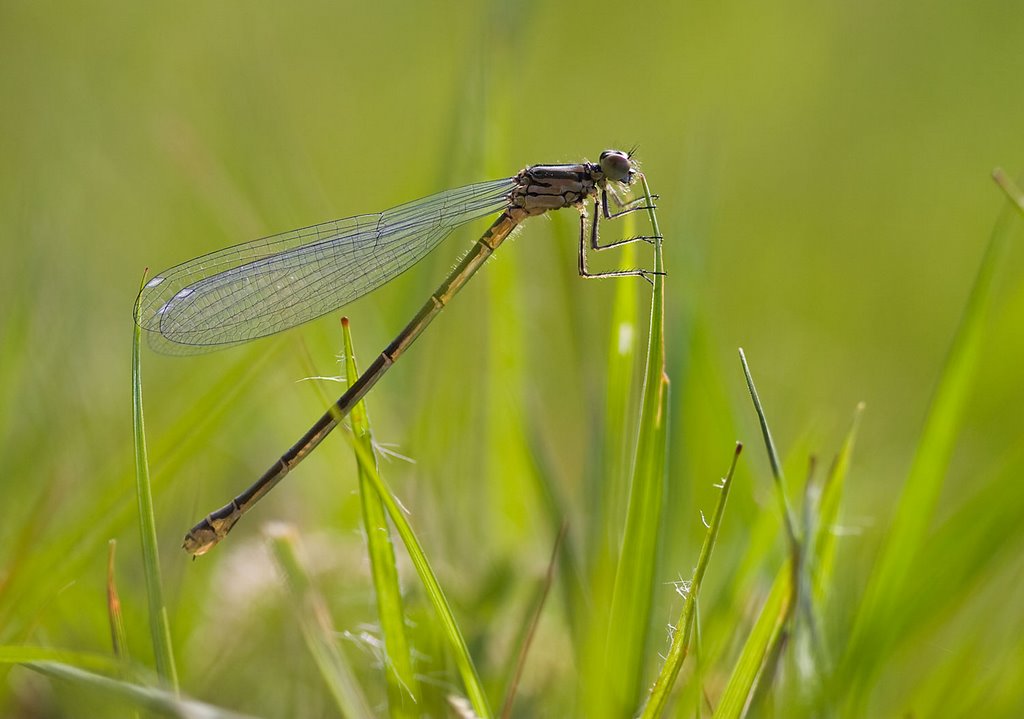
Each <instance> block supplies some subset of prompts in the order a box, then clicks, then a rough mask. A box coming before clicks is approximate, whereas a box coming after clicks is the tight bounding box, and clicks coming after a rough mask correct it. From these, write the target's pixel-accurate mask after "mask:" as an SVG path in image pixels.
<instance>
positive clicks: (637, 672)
mask: <svg viewBox="0 0 1024 719" xmlns="http://www.w3.org/2000/svg"><path fill="white" fill-rule="evenodd" d="M640 179H641V182H642V184H643V189H644V196H645V198H646V200H647V205H648V206H649V207H650V208H651V209H649V210H648V214H649V216H650V220H651V226H652V228H653V231H654V233H653V234H655V235H658V236H660V235H661V230H660V227H659V226H658V218H657V215H656V214H655V212H654V203H653V200H652V198H651V191H650V187H648V185H647V178H645V177H644V176H643V175H641V176H640ZM654 270H655V272H656V273H659V274H656V275H655V276H654V291H653V293H652V298H651V319H650V332H649V335H648V347H647V364H646V370H645V373H644V389H643V393H642V395H641V404H640V407H641V409H640V425H639V428H638V431H637V441H636V453H635V456H634V462H633V471H632V477H631V479H630V486H629V502H628V505H627V508H626V527H625V532H624V535H623V539H622V545H621V550H620V552H619V563H618V567H617V568H616V573H615V581H614V588H613V590H612V603H611V615H610V618H609V621H608V625H607V626H608V636H607V641H606V647H605V655H604V656H605V677H606V679H607V681H606V684H607V691H608V701H607V702H605V704H606V710H607V715H608V716H614V717H621V716H627V715H629V714H630V713H631V712H632V711H633V710H634V709H635V707H636V704H637V701H638V699H639V698H640V691H641V686H642V678H643V670H644V664H645V662H644V657H645V655H646V653H647V644H648V642H647V639H648V634H649V629H650V612H651V604H652V602H653V598H654V574H655V568H656V566H657V562H658V554H659V542H660V534H661V527H662V503H663V500H664V495H665V455H666V449H667V447H666V437H667V435H668V391H669V380H668V375H667V374H666V373H665V343H664V323H665V316H664V300H665V284H664V281H663V279H664V278H663V274H662V273H664V262H663V259H662V253H661V243H660V242H656V244H655V255H654Z"/></svg>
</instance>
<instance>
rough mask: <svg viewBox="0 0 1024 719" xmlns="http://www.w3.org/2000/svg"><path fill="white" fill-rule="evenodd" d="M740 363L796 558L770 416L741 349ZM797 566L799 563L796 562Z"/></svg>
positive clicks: (784, 488) (796, 552) (793, 530)
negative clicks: (763, 405)
mask: <svg viewBox="0 0 1024 719" xmlns="http://www.w3.org/2000/svg"><path fill="white" fill-rule="evenodd" d="M739 352H740V364H742V365H743V376H744V377H746V380H747V389H748V390H750V399H751V400H752V401H753V402H754V409H755V410H756V411H757V420H758V422H759V423H760V424H761V434H762V435H763V437H764V446H765V449H766V450H767V451H768V461H769V463H770V464H771V467H772V479H773V480H775V496H776V498H777V499H778V500H779V508H780V511H781V513H782V522H783V525H784V526H785V528H786V539H787V540H788V541H789V548H790V553H791V554H792V555H793V557H794V558H796V557H797V556H798V555H799V551H800V547H799V540H798V539H797V536H796V525H795V523H794V521H793V510H792V509H790V506H789V500H788V499H787V498H786V483H785V478H784V476H783V474H782V463H781V462H780V461H779V453H778V451H777V450H776V449H775V440H773V439H772V433H771V429H770V428H769V427H768V418H767V417H766V416H765V413H764V407H762V406H761V398H760V397H759V396H758V394H757V387H755V386H754V378H753V376H752V375H751V374H750V366H749V365H748V364H747V356H746V354H745V353H744V352H743V348H742V347H741V348H740V350H739ZM794 566H797V564H794Z"/></svg>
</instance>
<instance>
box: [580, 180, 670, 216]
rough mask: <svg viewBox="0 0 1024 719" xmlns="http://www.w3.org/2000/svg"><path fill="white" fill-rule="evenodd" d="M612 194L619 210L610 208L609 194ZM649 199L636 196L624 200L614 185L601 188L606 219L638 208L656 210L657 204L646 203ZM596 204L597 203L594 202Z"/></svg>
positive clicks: (653, 196)
mask: <svg viewBox="0 0 1024 719" xmlns="http://www.w3.org/2000/svg"><path fill="white" fill-rule="evenodd" d="M609 195H611V197H612V199H613V200H615V205H616V206H617V207H618V208H619V210H618V212H612V211H611V210H610V209H609V208H608V196H609ZM658 197H659V195H651V199H652V200H657V199H658ZM646 201H647V198H646V197H636V198H634V199H632V200H623V199H622V198H621V197H619V193H617V192H616V191H615V188H613V187H605V188H604V189H602V190H601V210H602V212H604V217H605V219H606V220H610V219H612V218H613V217H621V216H622V215H628V214H629V213H630V212H636V211H637V210H654V209H657V207H656V206H655V205H645V204H643V203H644V202H646ZM594 204H595V205H596V204H597V203H594Z"/></svg>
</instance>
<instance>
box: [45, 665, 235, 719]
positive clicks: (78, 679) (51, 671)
mask: <svg viewBox="0 0 1024 719" xmlns="http://www.w3.org/2000/svg"><path fill="white" fill-rule="evenodd" d="M28 667H29V668H30V669H33V670H35V671H37V672H39V673H40V674H43V675H46V676H49V677H53V678H54V679H60V680H61V681H65V682H68V683H69V684H73V685H75V686H78V687H82V688H85V689H89V690H91V691H95V692H98V693H100V694H103V695H105V696H107V697H110V698H111V699H118V700H121V701H123V702H125V703H127V704H129V705H132V706H135V707H138V708H140V709H145V710H147V711H150V712H154V713H156V714H160V715H162V716H169V717H181V718H182V719H216V718H219V717H223V718H224V719H229V718H232V717H233V718H235V719H241V718H242V717H244V716H246V715H244V714H237V713H235V712H229V711H226V710H224V709H220V708H219V707H215V706H213V705H211V704H204V703H202V702H198V701H196V700H194V699H183V698H181V697H180V696H179V695H178V694H177V692H169V691H166V690H163V689H157V688H154V687H147V686H140V685H138V684H131V683H129V682H124V681H119V680H117V679H111V678H110V677H105V676H103V675H102V674H94V673H92V672H89V671H86V670H84V669H80V668H78V667H73V666H70V665H68V664H61V663H59V662H46V661H41V662H35V663H32V664H29V665H28Z"/></svg>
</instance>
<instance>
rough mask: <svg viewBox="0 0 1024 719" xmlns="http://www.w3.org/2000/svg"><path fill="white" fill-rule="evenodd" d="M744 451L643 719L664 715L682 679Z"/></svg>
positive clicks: (726, 482) (722, 496)
mask: <svg viewBox="0 0 1024 719" xmlns="http://www.w3.org/2000/svg"><path fill="white" fill-rule="evenodd" d="M742 450H743V445H741V444H739V443H737V444H736V451H735V452H733V455H732V463H731V464H730V466H729V472H728V473H727V474H726V475H725V477H724V478H723V479H722V490H721V492H720V493H719V495H718V503H717V505H716V506H715V513H714V515H713V516H712V517H711V522H710V523H709V524H708V531H707V533H706V534H705V535H704V544H703V545H702V546H701V549H700V556H699V557H698V558H697V566H696V567H695V568H694V570H693V577H692V579H691V580H690V587H689V591H687V593H686V601H685V602H684V603H683V611H682V613H681V614H680V617H679V621H678V622H677V623H676V630H675V635H674V636H673V637H672V645H671V646H670V647H669V650H668V656H667V657H666V659H665V663H664V664H663V665H662V667H661V672H660V673H659V674H658V678H657V679H655V681H654V686H653V687H652V688H651V693H650V696H649V697H648V700H647V704H646V706H644V709H643V712H642V713H641V717H642V718H643V719H654V718H655V717H660V716H661V715H662V712H663V711H664V710H665V706H666V705H667V704H668V699H669V696H670V695H671V692H672V687H673V685H674V684H675V681H676V677H677V676H679V670H680V669H681V668H682V666H683V660H684V659H686V655H687V653H688V651H689V644H690V633H691V631H692V629H693V622H694V617H695V616H696V610H697V598H698V597H699V595H700V588H701V585H702V584H703V582H704V574H705V572H706V571H707V568H708V564H709V563H710V562H711V552H712V551H714V548H715V542H716V541H717V540H718V530H719V529H720V528H721V526H722V516H723V515H724V514H725V502H726V500H727V499H728V498H729V489H730V488H731V487H732V478H733V474H734V473H735V471H736V462H737V461H738V460H739V457H740V452H741V451H742Z"/></svg>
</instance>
